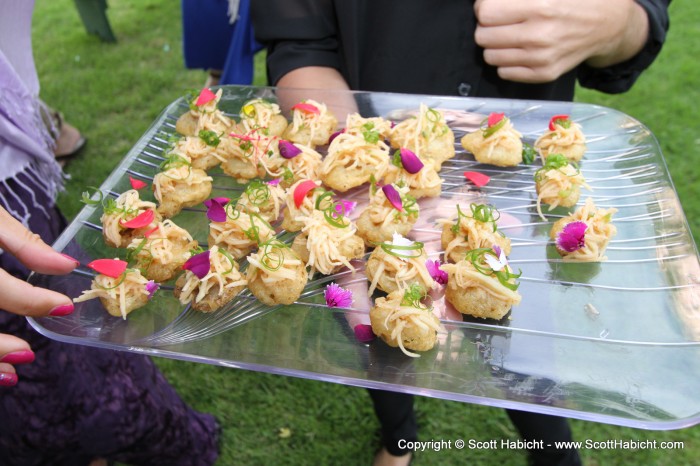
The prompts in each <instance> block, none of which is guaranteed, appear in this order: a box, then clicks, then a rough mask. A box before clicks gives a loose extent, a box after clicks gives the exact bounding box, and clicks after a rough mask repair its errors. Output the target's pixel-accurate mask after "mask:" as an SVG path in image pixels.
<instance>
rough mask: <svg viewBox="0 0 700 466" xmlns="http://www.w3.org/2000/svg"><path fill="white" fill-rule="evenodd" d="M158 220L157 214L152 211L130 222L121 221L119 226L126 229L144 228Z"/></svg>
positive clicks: (144, 212) (141, 214) (143, 213)
mask: <svg viewBox="0 0 700 466" xmlns="http://www.w3.org/2000/svg"><path fill="white" fill-rule="evenodd" d="M155 218H156V213H155V212H154V211H152V210H151V209H148V210H144V211H143V212H141V213H140V214H138V215H137V216H136V217H134V218H132V219H131V220H129V221H128V222H124V221H121V220H120V221H119V224H120V225H121V226H123V227H124V228H143V227H145V226H148V225H150V224H151V223H152V222H153V220H155Z"/></svg>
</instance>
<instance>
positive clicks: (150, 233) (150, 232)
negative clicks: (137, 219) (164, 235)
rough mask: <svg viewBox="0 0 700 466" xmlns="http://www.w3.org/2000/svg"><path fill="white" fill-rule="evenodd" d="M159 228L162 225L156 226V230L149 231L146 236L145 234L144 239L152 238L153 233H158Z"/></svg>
mask: <svg viewBox="0 0 700 466" xmlns="http://www.w3.org/2000/svg"><path fill="white" fill-rule="evenodd" d="M159 228H160V225H156V226H155V227H154V228H152V229H150V230H148V231H147V232H146V233H144V234H143V237H144V238H150V236H151V235H152V234H153V233H155V232H156V231H158V229H159Z"/></svg>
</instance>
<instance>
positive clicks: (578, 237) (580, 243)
mask: <svg viewBox="0 0 700 466" xmlns="http://www.w3.org/2000/svg"><path fill="white" fill-rule="evenodd" d="M587 229H588V225H586V223H585V222H581V221H576V222H571V223H567V224H566V225H565V226H564V228H563V229H562V230H561V231H560V232H559V234H558V235H557V241H556V244H557V247H558V248H559V249H561V250H563V251H566V252H574V251H578V250H579V249H581V248H583V247H585V246H586V230H587Z"/></svg>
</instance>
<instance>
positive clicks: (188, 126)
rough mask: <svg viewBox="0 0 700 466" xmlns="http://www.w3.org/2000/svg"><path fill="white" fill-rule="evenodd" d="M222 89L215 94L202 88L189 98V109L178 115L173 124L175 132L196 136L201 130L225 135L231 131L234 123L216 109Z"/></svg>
mask: <svg viewBox="0 0 700 466" xmlns="http://www.w3.org/2000/svg"><path fill="white" fill-rule="evenodd" d="M222 93H223V89H219V90H218V91H217V92H216V94H214V93H213V92H212V91H211V90H209V89H207V88H204V89H202V90H201V92H200V93H199V95H197V96H194V97H192V96H189V106H190V109H189V111H187V112H186V113H183V114H182V115H180V118H178V119H177V122H176V123H175V130H176V131H177V132H178V133H180V134H182V135H183V136H197V135H198V134H199V132H200V131H201V130H207V131H213V132H214V133H216V134H226V133H228V132H229V131H231V130H232V129H233V127H234V125H235V121H233V120H232V119H231V118H229V117H228V116H226V115H225V114H224V113H223V112H222V111H221V110H219V109H218V104H219V100H221V94H222Z"/></svg>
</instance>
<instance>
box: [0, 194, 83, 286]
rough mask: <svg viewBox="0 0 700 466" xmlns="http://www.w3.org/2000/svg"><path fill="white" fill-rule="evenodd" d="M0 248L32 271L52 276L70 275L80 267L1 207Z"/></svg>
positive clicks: (76, 262) (75, 261)
mask: <svg viewBox="0 0 700 466" xmlns="http://www.w3.org/2000/svg"><path fill="white" fill-rule="evenodd" d="M0 225H2V228H0V248H2V249H4V250H5V251H6V252H8V253H10V254H12V255H13V256H14V257H16V258H17V259H18V260H19V261H20V262H22V263H23V264H24V265H25V266H27V267H28V268H29V269H30V270H33V271H35V272H39V273H45V274H50V275H62V274H66V273H69V272H70V271H71V270H73V269H74V268H76V267H77V266H78V265H79V262H78V261H77V260H75V259H73V258H72V257H69V256H66V255H63V254H61V253H59V252H57V251H55V250H53V249H52V248H51V246H49V245H48V244H46V243H44V242H43V241H42V240H41V238H40V237H39V235H36V234H34V233H32V232H31V231H29V230H27V229H26V228H25V227H24V226H23V225H22V224H21V223H20V222H18V221H17V220H16V219H15V218H14V217H13V216H12V215H10V214H9V213H7V211H6V210H5V209H3V208H2V207H0Z"/></svg>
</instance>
